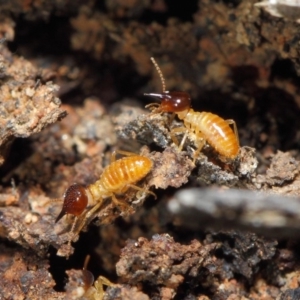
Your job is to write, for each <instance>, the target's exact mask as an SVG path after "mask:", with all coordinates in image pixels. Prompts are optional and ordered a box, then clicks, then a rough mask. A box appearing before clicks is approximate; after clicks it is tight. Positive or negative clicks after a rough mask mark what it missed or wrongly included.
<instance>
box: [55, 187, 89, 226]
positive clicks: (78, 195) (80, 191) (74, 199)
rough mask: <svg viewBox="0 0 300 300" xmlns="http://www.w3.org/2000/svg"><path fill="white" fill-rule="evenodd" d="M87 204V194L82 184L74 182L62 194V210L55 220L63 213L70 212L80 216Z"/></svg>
mask: <svg viewBox="0 0 300 300" xmlns="http://www.w3.org/2000/svg"><path fill="white" fill-rule="evenodd" d="M87 204H88V196H87V194H86V190H85V188H84V186H82V185H80V184H77V183H74V184H72V185H71V186H70V187H69V188H68V189H67V190H66V192H65V194H64V203H63V207H62V210H61V212H60V214H59V215H58V217H57V218H56V220H55V223H57V222H58V221H59V220H60V219H61V218H62V217H63V216H64V215H66V214H70V215H74V216H76V217H77V216H80V215H81V214H82V213H83V211H84V210H85V208H86V207H87Z"/></svg>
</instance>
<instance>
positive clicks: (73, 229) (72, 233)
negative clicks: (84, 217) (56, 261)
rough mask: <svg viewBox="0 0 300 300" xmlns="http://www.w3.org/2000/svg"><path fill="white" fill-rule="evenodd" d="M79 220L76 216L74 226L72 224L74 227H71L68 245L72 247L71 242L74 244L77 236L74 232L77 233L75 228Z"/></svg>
mask: <svg viewBox="0 0 300 300" xmlns="http://www.w3.org/2000/svg"><path fill="white" fill-rule="evenodd" d="M77 220H78V217H77V216H76V217H75V218H74V221H73V224H72V227H71V230H70V238H69V240H68V245H71V242H72V240H73V238H74V237H75V236H76V234H75V233H74V232H75V226H76V223H77Z"/></svg>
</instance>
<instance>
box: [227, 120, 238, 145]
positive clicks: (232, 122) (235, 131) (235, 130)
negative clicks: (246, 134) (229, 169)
mask: <svg viewBox="0 0 300 300" xmlns="http://www.w3.org/2000/svg"><path fill="white" fill-rule="evenodd" d="M225 122H226V123H227V124H228V125H232V126H233V132H234V134H235V137H236V140H237V144H238V145H240V140H239V133H238V130H237V126H236V123H235V121H234V120H232V119H229V120H225Z"/></svg>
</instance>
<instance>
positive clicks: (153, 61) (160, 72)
mask: <svg viewBox="0 0 300 300" xmlns="http://www.w3.org/2000/svg"><path fill="white" fill-rule="evenodd" d="M150 59H151V61H152V63H153V65H154V67H155V69H156V71H157V73H158V75H159V77H160V81H161V85H162V92H163V93H164V92H165V91H166V82H165V78H164V75H163V73H162V71H161V69H160V67H159V65H158V64H157V62H156V61H155V59H154V57H151V58H150Z"/></svg>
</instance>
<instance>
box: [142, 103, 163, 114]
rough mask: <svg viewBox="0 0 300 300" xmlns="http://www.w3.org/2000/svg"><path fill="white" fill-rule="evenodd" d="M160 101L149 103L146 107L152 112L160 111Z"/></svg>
mask: <svg viewBox="0 0 300 300" xmlns="http://www.w3.org/2000/svg"><path fill="white" fill-rule="evenodd" d="M159 107H160V103H156V102H153V103H149V104H147V105H146V106H145V108H147V109H149V110H150V111H151V114H154V113H157V112H159Z"/></svg>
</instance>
